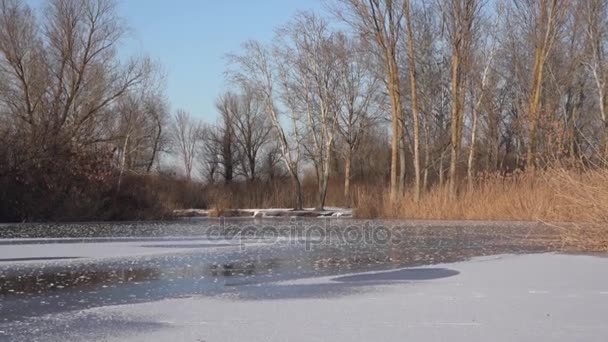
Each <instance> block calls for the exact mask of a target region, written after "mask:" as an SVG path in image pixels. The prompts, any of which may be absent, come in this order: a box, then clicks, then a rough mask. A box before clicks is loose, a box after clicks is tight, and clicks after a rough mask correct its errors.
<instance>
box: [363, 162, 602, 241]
mask: <svg viewBox="0 0 608 342" xmlns="http://www.w3.org/2000/svg"><path fill="white" fill-rule="evenodd" d="M354 200H355V207H356V210H355V216H356V217H358V218H392V219H429V220H493V221H496V220H501V221H542V222H545V223H546V224H547V225H551V226H553V227H555V228H556V231H557V232H558V234H559V236H560V237H561V239H562V241H563V244H564V246H565V247H570V248H573V249H576V250H581V249H584V250H608V171H605V170H599V171H572V170H565V169H553V170H549V171H545V172H542V173H540V172H537V173H536V174H531V173H519V174H514V175H511V176H509V177H502V176H500V175H485V176H484V177H480V178H479V179H477V181H476V182H475V185H474V186H473V187H472V188H468V187H466V186H464V185H463V186H461V187H460V191H459V193H458V195H457V196H456V197H455V198H450V197H449V196H448V189H447V187H435V188H433V189H431V190H429V191H428V192H427V193H426V194H425V195H424V196H423V198H422V199H421V200H420V201H419V202H418V203H416V202H415V201H414V200H413V196H412V195H411V194H410V193H406V194H404V195H403V196H401V197H400V198H398V199H397V200H395V201H391V200H390V198H389V195H388V189H378V188H369V187H361V188H359V189H358V190H357V192H356V196H355V199H354Z"/></svg>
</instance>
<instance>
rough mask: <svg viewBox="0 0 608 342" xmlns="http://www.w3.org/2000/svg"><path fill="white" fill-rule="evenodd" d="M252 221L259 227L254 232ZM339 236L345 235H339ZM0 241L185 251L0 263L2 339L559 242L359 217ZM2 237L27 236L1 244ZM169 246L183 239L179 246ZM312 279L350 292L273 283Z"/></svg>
mask: <svg viewBox="0 0 608 342" xmlns="http://www.w3.org/2000/svg"><path fill="white" fill-rule="evenodd" d="M220 223H222V224H221V225H220ZM254 223H255V224H257V225H256V226H253V224H254ZM218 225H219V228H218V227H217V226H218ZM294 227H296V228H295V229H294ZM311 227H314V228H313V229H311ZM245 228H246V229H245ZM328 228H330V230H331V231H332V232H333V233H335V234H336V235H335V236H334V238H328V236H329V235H330V234H328V236H324V235H323V232H325V233H327V230H328ZM345 232H347V233H349V234H350V235H348V236H346V237H345V236H344V235H341V234H342V233H345ZM369 232H371V235H370V234H368V235H369V236H373V235H374V232H376V233H377V236H375V239H374V238H372V239H366V238H365V236H368V235H366V233H369ZM378 232H379V233H378ZM395 232H398V233H399V234H397V233H395ZM383 234H384V235H383ZM387 234H388V235H389V236H387ZM0 237H1V238H3V239H4V240H0V251H1V249H2V248H3V245H9V244H22V245H26V244H29V245H31V244H36V243H48V242H49V241H48V240H47V241H45V240H44V238H55V240H52V242H53V243H57V247H58V248H62V246H68V245H66V243H67V242H75V241H77V242H78V241H79V242H87V243H96V242H100V241H104V242H112V241H131V242H137V241H142V242H143V241H155V242H156V243H154V244H153V245H152V246H150V245H147V246H148V247H149V248H181V249H183V248H186V249H187V252H185V253H184V252H183V251H182V252H180V253H175V254H163V255H155V256H146V257H124V258H117V259H114V260H112V261H99V260H97V261H93V260H88V259H69V250H66V257H65V260H54V261H62V262H60V263H44V262H42V261H52V260H40V261H41V263H39V264H23V263H18V262H17V261H26V259H22V260H20V259H19V258H10V256H9V257H6V256H4V259H3V260H0V330H2V331H5V333H6V331H10V326H11V324H12V323H14V322H19V321H23V320H27V319H28V318H34V317H40V316H43V315H46V314H53V313H61V312H67V311H75V310H83V309H88V308H94V307H100V306H108V305H119V304H132V303H142V302H149V301H156V300H161V299H166V298H179V297H189V296H194V295H205V296H223V295H231V296H236V297H238V298H241V299H243V300H257V299H280V298H287V297H314V296H325V295H328V294H330V293H332V291H333V292H335V293H333V295H339V294H340V292H344V291H351V290H353V289H354V288H356V286H357V284H358V283H361V282H369V281H372V280H373V281H375V282H379V283H384V282H391V281H409V280H417V279H434V278H441V277H449V276H452V275H455V274H457V272H456V273H454V271H452V270H449V269H443V268H437V269H425V270H398V271H393V270H395V269H399V268H403V267H406V266H407V267H416V266H421V265H432V264H437V263H447V262H454V261H461V260H465V259H467V258H470V257H474V256H483V255H493V254H503V253H534V252H544V251H548V250H552V249H554V247H552V246H553V245H554V244H555V243H556V241H555V240H554V239H553V237H552V234H551V232H550V230H548V229H545V228H542V227H540V226H537V225H530V224H482V223H480V224H469V225H466V226H463V225H460V224H448V223H443V224H433V223H425V224H422V223H408V224H406V223H400V222H395V221H393V222H389V221H386V222H382V221H376V222H365V221H356V220H342V221H319V220H309V221H299V223H298V224H295V221H283V220H268V221H252V220H232V221H226V222H220V221H218V220H189V221H188V220H184V221H177V222H168V223H128V224H107V223H90V224H64V225H62V224H52V225H51V224H44V225H35V224H28V225H2V226H0ZM235 237H238V239H235ZM9 238H10V239H15V238H19V239H26V240H18V241H14V240H6V239H9ZM67 238H70V239H67ZM219 238H229V239H230V240H229V242H227V243H225V244H221V245H219V246H218V245H216V246H215V248H210V247H211V245H209V243H208V242H209V240H210V239H219ZM287 238H289V239H287ZM29 239H34V240H29ZM176 240H179V241H183V240H187V241H188V242H187V244H186V245H184V244H183V243H182V244H176V243H175V241H176ZM59 259H61V258H59ZM30 261H32V260H30ZM33 261H35V259H33ZM372 270H386V271H387V272H386V273H383V276H380V277H375V278H374V279H367V278H366V276H365V275H361V276H344V277H343V276H342V275H345V274H351V273H357V272H364V271H372ZM313 276H336V280H337V281H338V283H339V282H342V283H343V284H349V286H340V287H333V288H302V287H299V288H298V287H290V288H287V287H277V286H273V285H272V283H274V282H276V281H279V280H289V279H298V278H306V277H313ZM0 338H1V336H0Z"/></svg>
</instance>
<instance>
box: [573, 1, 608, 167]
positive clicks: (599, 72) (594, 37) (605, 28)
mask: <svg viewBox="0 0 608 342" xmlns="http://www.w3.org/2000/svg"><path fill="white" fill-rule="evenodd" d="M580 3H581V4H582V8H583V13H584V19H585V33H586V35H587V55H588V58H586V61H585V65H586V67H587V68H588V69H589V71H590V72H591V75H592V78H593V81H594V85H595V91H596V97H597V103H598V106H599V114H600V115H599V118H600V120H601V122H602V138H601V140H602V141H601V144H602V146H601V157H602V158H604V159H607V158H608V112H607V110H608V109H607V108H606V107H607V106H608V64H607V62H606V60H605V54H606V40H607V39H608V19H607V17H608V1H606V0H587V1H580Z"/></svg>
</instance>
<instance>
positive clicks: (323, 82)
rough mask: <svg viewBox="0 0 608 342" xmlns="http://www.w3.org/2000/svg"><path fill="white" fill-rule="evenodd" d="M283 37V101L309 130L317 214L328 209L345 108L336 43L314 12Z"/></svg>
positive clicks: (301, 17) (298, 19)
mask: <svg viewBox="0 0 608 342" xmlns="http://www.w3.org/2000/svg"><path fill="white" fill-rule="evenodd" d="M280 38H281V39H280V44H279V45H278V46H277V48H278V49H277V50H278V52H279V54H280V56H281V63H280V65H281V73H280V77H281V81H282V84H284V86H285V89H286V90H287V91H286V92H284V93H283V97H284V98H285V99H286V104H287V107H288V108H289V110H290V111H291V112H292V113H293V114H294V115H295V116H296V117H297V119H298V121H299V122H300V124H301V125H302V127H304V131H303V132H305V138H306V140H305V142H306V143H305V144H304V148H305V149H306V151H307V156H308V157H309V159H310V160H311V161H312V162H313V165H314V167H315V171H316V174H317V183H318V202H317V209H323V207H324V206H325V199H326V196H327V187H328V182H329V172H330V168H331V163H332V149H333V146H334V142H335V138H336V135H337V130H338V108H339V106H340V104H339V102H338V98H337V97H336V94H337V91H338V87H339V70H338V63H337V61H338V58H337V55H336V53H337V48H336V42H335V41H336V38H335V35H333V34H332V32H331V31H330V30H329V27H328V23H327V22H326V21H325V20H324V19H322V18H320V17H318V16H317V15H315V14H313V13H309V12H303V13H300V14H298V15H297V16H296V17H295V18H294V19H293V21H292V22H291V23H289V24H287V25H286V26H285V27H284V28H283V29H282V30H281V35H280Z"/></svg>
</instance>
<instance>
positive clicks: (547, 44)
mask: <svg viewBox="0 0 608 342" xmlns="http://www.w3.org/2000/svg"><path fill="white" fill-rule="evenodd" d="M514 3H515V6H517V7H518V9H519V10H520V11H523V12H524V13H523V14H522V16H523V17H524V18H527V19H528V20H529V21H531V22H530V23H529V25H531V27H533V35H532V39H533V40H534V46H535V49H534V66H533V68H532V86H531V88H530V95H529V102H528V108H527V109H528V117H529V119H528V125H529V127H528V145H527V151H526V163H527V165H528V166H530V167H532V168H535V167H536V166H537V165H538V155H537V154H536V149H537V145H538V125H539V121H540V111H541V98H542V89H543V82H544V75H545V66H546V63H547V58H548V57H549V54H550V53H551V51H552V49H553V46H554V45H555V41H556V40H557V38H558V34H559V30H560V24H561V21H562V20H563V17H564V14H565V13H566V11H565V9H566V7H567V4H566V3H565V2H564V1H563V0H539V1H523V0H514Z"/></svg>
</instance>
